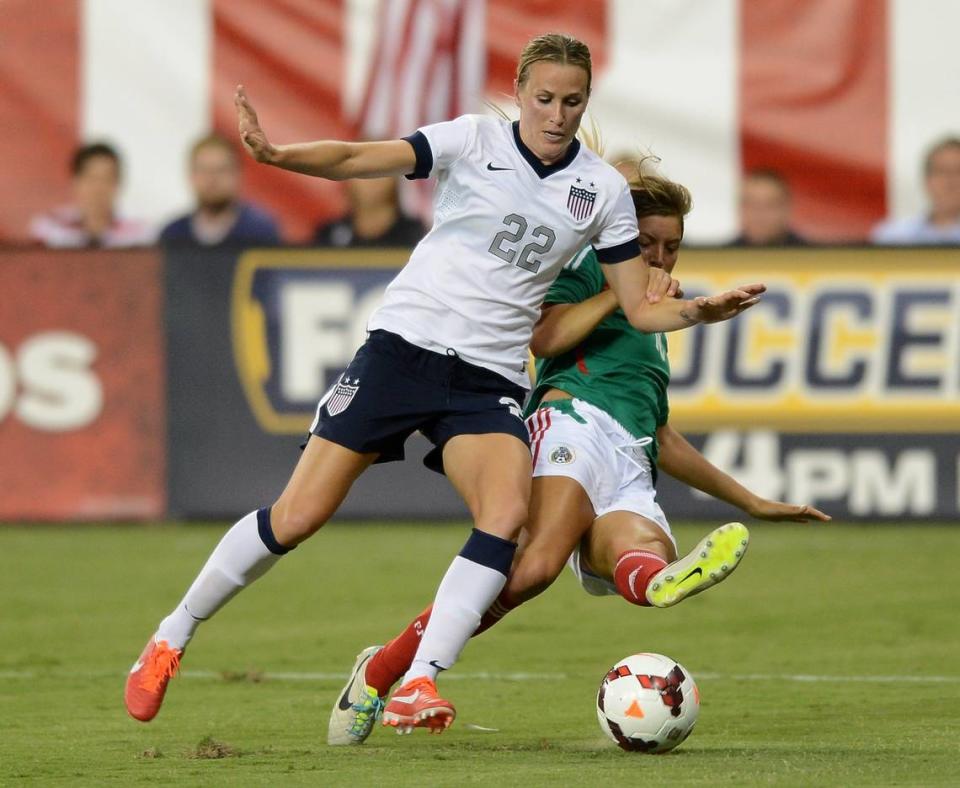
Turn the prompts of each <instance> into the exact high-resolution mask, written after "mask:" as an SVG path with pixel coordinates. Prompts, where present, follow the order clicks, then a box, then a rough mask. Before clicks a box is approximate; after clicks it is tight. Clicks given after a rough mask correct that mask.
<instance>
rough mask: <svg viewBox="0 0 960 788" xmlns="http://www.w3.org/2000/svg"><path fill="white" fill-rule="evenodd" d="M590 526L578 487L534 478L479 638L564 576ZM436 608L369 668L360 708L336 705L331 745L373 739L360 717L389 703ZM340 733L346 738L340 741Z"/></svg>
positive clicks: (587, 507) (565, 480)
mask: <svg viewBox="0 0 960 788" xmlns="http://www.w3.org/2000/svg"><path fill="white" fill-rule="evenodd" d="M591 522H593V507H592V506H591V505H590V499H589V498H588V497H587V495H586V493H585V492H584V490H583V488H582V487H581V486H580V485H579V484H578V483H577V482H575V481H573V480H572V479H569V478H566V477H562V476H544V477H538V478H535V479H534V480H533V489H532V496H531V501H530V519H529V522H528V523H527V525H526V527H524V529H523V532H522V535H521V539H520V547H519V548H518V550H517V555H516V557H515V558H514V561H513V568H512V569H511V571H510V576H509V578H508V579H507V583H506V585H505V586H504V589H503V591H501V593H500V595H499V596H498V597H497V599H496V600H495V601H494V602H493V604H492V605H491V606H490V609H489V610H487V612H486V613H484V615H483V616H482V618H481V621H480V625H479V627H478V628H477V630H476V631H475V633H474V634H479V633H480V632H483V631H484V630H486V629H487V628H489V627H490V626H493V625H494V624H495V623H497V621H499V620H500V618H501V617H502V616H503V615H504V614H505V613H506V612H507V611H509V610H511V609H512V608H513V607H515V606H516V605H519V604H520V603H522V602H525V601H526V600H528V599H531V598H533V597H534V596H536V595H537V594H539V593H540V592H542V591H543V590H544V589H546V588H547V587H548V586H549V585H550V584H551V583H552V582H553V581H554V580H555V579H556V578H557V576H558V575H559V574H560V572H561V571H562V569H563V567H564V564H565V563H566V560H567V557H568V556H569V555H570V553H571V552H572V551H573V549H574V547H575V546H576V545H577V543H578V542H579V541H580V538H581V536H582V535H583V533H584V532H585V531H586V529H587V528H589V527H590V523H591ZM431 607H432V606H430V607H427V608H426V609H425V610H424V611H423V612H422V613H421V614H420V615H419V616H417V618H415V619H414V620H413V621H412V622H411V623H410V624H409V625H408V626H407V628H406V629H404V631H403V632H401V633H400V634H399V635H397V636H396V637H395V638H394V639H393V640H391V641H390V642H389V643H387V645H386V646H384V648H383V649H380V650H379V651H377V652H376V653H375V654H374V655H373V657H372V658H371V659H370V660H369V662H367V663H366V664H365V666H364V670H363V675H362V679H363V683H364V684H365V685H366V687H365V689H366V690H367V692H366V693H365V694H364V695H361V694H359V693H357V697H358V701H357V702H356V703H352V704H351V703H347V702H346V701H344V702H342V703H341V702H340V701H338V702H337V704H335V706H334V708H333V710H332V712H331V718H330V719H331V734H330V735H329V736H328V739H327V741H328V742H329V743H330V744H359V743H362V741H363V740H365V739H366V737H367V736H368V735H369V730H368V729H367V728H366V727H365V725H364V723H365V719H360V715H361V714H363V715H367V716H368V715H369V714H370V711H369V709H367V708H366V706H371V707H372V705H373V703H374V701H373V697H374V696H376V697H385V696H386V695H387V693H388V692H389V691H390V688H391V687H392V686H393V685H394V684H395V683H396V682H397V681H399V680H400V678H401V676H403V674H404V673H405V672H406V671H407V670H408V669H409V667H410V664H411V663H412V661H413V658H414V654H415V653H416V651H417V648H418V646H419V643H420V638H421V637H422V635H423V632H424V631H425V629H426V625H427V623H428V622H429V620H430V614H431V612H432V611H431ZM366 698H370V700H366ZM344 706H345V707H346V708H343V707H344ZM341 731H344V732H346V735H341Z"/></svg>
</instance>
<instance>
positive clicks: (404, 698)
mask: <svg viewBox="0 0 960 788" xmlns="http://www.w3.org/2000/svg"><path fill="white" fill-rule="evenodd" d="M419 697H420V690H417V691H416V692H414V693H413V695H394V696H393V697H392V698H391V702H393V701H396V702H397V703H413V702H414V701H415V700H416V699H417V698H419Z"/></svg>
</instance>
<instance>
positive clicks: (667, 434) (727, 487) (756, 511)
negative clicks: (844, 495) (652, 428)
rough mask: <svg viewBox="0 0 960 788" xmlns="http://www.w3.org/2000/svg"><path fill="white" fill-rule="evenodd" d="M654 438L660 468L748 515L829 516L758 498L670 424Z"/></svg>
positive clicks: (795, 518) (762, 517)
mask: <svg viewBox="0 0 960 788" xmlns="http://www.w3.org/2000/svg"><path fill="white" fill-rule="evenodd" d="M657 442H658V443H659V444H660V453H659V458H658V460H657V465H658V466H659V468H660V470H662V471H664V472H665V473H668V474H670V475H671V476H672V477H673V478H674V479H678V480H679V481H681V482H683V483H684V484H687V485H689V486H690V487H694V488H696V489H698V490H700V491H701V492H705V493H706V494H707V495H712V496H713V497H714V498H718V499H719V500H721V501H726V502H727V503H729V504H731V505H733V506H736V507H737V508H738V509H742V510H743V511H745V512H746V513H747V514H749V515H750V516H751V517H755V518H757V519H758V520H773V521H777V522H795V523H805V522H807V521H809V520H819V521H821V522H826V521H827V520H830V519H831V517H830V515H827V514H824V513H823V512H821V511H820V510H819V509H815V508H814V507H812V506H807V505H803V504H791V503H782V502H780V501H770V500H768V499H766V498H761V497H760V496H759V495H756V494H755V493H753V492H751V491H750V490H748V489H747V488H746V487H744V486H743V485H742V484H740V483H739V482H738V481H737V480H736V479H734V478H733V477H732V476H730V474H728V473H724V472H723V471H721V470H720V469H719V468H718V467H717V466H716V465H714V464H713V463H711V462H710V461H709V460H708V459H707V458H706V457H704V456H703V455H702V454H701V453H700V452H698V451H697V450H696V449H695V448H694V447H693V446H692V445H691V444H690V442H689V441H688V440H687V439H686V438H684V437H683V435H681V434H680V433H679V432H677V431H676V430H675V429H674V428H673V427H671V426H670V425H669V424H664V425H663V426H662V427H660V428H659V429H658V430H657Z"/></svg>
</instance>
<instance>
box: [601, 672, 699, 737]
mask: <svg viewBox="0 0 960 788" xmlns="http://www.w3.org/2000/svg"><path fill="white" fill-rule="evenodd" d="M699 713H700V690H698V689H697V685H696V684H695V683H694V681H693V676H691V675H690V672H689V671H688V670H687V669H686V668H684V667H683V666H682V665H681V664H680V663H679V662H676V661H674V660H672V659H670V658H669V657H665V656H663V655H662V654H633V655H632V656H629V657H626V658H625V659H621V660H620V661H619V662H618V663H617V664H616V665H614V666H613V667H612V668H610V670H609V671H607V675H606V676H604V677H603V681H602V682H600V691H599V692H598V693H597V719H598V720H599V721H600V728H601V729H602V730H603V732H604V733H605V734H607V736H609V737H610V738H611V739H612V740H613V741H614V742H616V743H617V744H618V745H619V746H620V747H621V749H624V750H629V751H630V752H651V753H654V752H667V750H672V749H673V748H674V747H676V746H677V745H678V744H680V742H682V741H683V740H684V739H686V738H687V736H689V735H690V733H691V731H693V726H694V725H695V724H696V722H697V715H698V714H699Z"/></svg>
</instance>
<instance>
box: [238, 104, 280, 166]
mask: <svg viewBox="0 0 960 788" xmlns="http://www.w3.org/2000/svg"><path fill="white" fill-rule="evenodd" d="M233 103H234V106H235V107H236V108H237V125H238V129H239V132H240V141H241V142H242V143H243V147H244V148H246V150H247V153H249V154H250V155H251V156H253V158H254V159H256V160H257V161H259V162H264V163H266V164H269V163H271V162H272V161H273V159H274V157H275V156H276V153H277V149H276V148H275V147H274V146H273V145H271V144H270V142H269V140H267V135H266V133H265V132H264V131H263V129H262V128H260V121H259V120H257V113H256V110H254V108H253V104H251V103H250V99H249V98H247V91H246V90H245V89H244V87H243V85H237V89H236V91H235V92H234V94H233Z"/></svg>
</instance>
